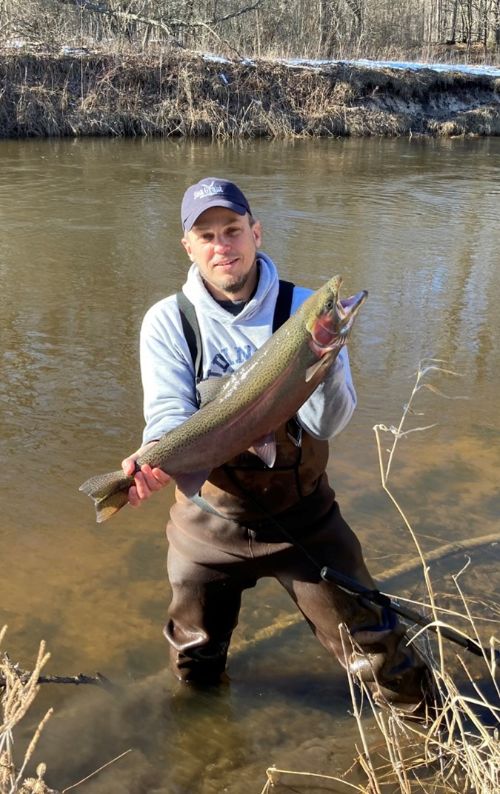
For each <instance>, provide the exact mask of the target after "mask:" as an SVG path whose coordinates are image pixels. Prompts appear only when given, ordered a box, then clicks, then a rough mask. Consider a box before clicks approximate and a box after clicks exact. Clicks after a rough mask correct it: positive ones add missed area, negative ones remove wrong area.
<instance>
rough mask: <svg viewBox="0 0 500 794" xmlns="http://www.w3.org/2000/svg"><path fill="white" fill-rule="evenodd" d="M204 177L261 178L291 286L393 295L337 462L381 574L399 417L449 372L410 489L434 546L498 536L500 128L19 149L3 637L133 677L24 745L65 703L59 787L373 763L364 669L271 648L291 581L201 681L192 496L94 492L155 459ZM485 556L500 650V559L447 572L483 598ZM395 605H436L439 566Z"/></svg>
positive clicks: (10, 296)
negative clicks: (153, 388)
mask: <svg viewBox="0 0 500 794" xmlns="http://www.w3.org/2000/svg"><path fill="white" fill-rule="evenodd" d="M204 175H221V176H227V177H229V178H232V179H234V180H235V181H237V182H239V183H240V184H241V186H242V187H243V188H244V190H245V192H246V194H247V195H248V197H249V199H250V201H251V204H252V208H253V211H254V213H255V215H256V216H257V217H259V218H260V219H261V220H262V222H263V226H264V244H263V249H264V250H266V251H267V252H268V253H269V254H270V255H271V256H272V257H273V258H274V260H275V261H276V262H277V263H278V265H279V267H280V272H281V274H282V276H283V277H285V278H290V279H294V280H296V281H297V282H300V283H303V284H305V285H307V286H310V287H313V288H316V287H318V286H320V285H321V284H322V283H323V282H324V280H325V279H326V278H328V277H329V276H331V275H334V274H335V273H340V274H342V275H343V277H344V285H345V292H344V294H348V293H349V294H350V293H352V292H355V291H357V290H359V289H362V288H364V289H367V290H368V291H369V299H368V301H367V303H366V305H365V306H364V307H363V309H362V311H361V312H360V315H359V318H358V320H357V323H356V327H355V330H354V333H353V338H352V341H351V345H350V356H351V365H352V370H353V376H354V380H355V383H356V387H357V392H358V409H357V411H356V413H355V416H354V418H353V419H352V421H351V423H350V425H349V427H348V428H347V429H346V430H345V431H344V432H343V433H342V434H341V436H339V437H338V438H336V439H335V440H334V441H333V442H332V445H331V446H332V456H331V461H330V464H329V471H330V474H331V477H332V480H333V482H334V483H335V487H336V490H337V494H338V498H339V501H340V504H341V507H342V509H343V512H344V514H345V516H346V517H347V518H348V520H349V522H350V524H351V525H352V526H353V528H355V529H356V531H357V533H358V535H359V537H360V539H361V540H362V543H363V546H364V548H365V554H366V557H367V560H368V563H369V567H370V569H371V570H372V572H373V573H374V574H375V575H383V574H384V572H386V571H388V570H389V569H391V568H393V567H394V566H396V565H397V564H399V563H401V562H403V561H407V560H411V559H413V558H415V557H416V552H415V546H414V543H413V541H412V539H411V537H410V534H409V532H408V530H407V529H406V527H405V526H404V523H403V521H402V519H401V517H400V516H399V514H398V513H397V511H396V510H395V508H394V507H393V505H392V504H391V502H390V501H389V499H388V498H387V496H386V495H385V494H384V492H383V490H382V487H381V482H380V474H379V463H378V455H377V445H376V438H375V434H374V431H373V426H374V425H376V424H379V423H380V424H384V425H385V426H387V427H391V426H395V425H397V424H398V422H399V420H400V417H401V415H402V411H403V409H404V406H405V404H406V403H407V401H408V399H409V396H410V393H411V391H412V388H413V384H414V381H415V373H416V371H417V370H418V367H419V363H420V362H422V361H423V360H424V359H426V358H429V357H433V358H436V359H440V360H441V361H442V362H443V363H440V364H436V366H439V367H441V368H444V369H446V370H449V371H451V372H452V373H454V374H448V373H445V372H440V371H437V370H431V371H429V372H428V374H427V375H426V376H425V378H424V381H423V383H424V384H426V387H425V388H421V389H420V390H419V392H418V393H417V394H416V396H415V400H414V403H413V408H414V410H413V412H412V413H411V415H410V416H409V417H408V422H407V425H405V427H406V429H411V428H419V427H424V426H429V425H432V427H431V428H430V429H427V430H423V431H419V432H414V433H411V434H408V435H407V436H405V437H404V438H403V439H401V440H400V442H399V444H398V447H397V451H396V455H395V458H394V461H393V464H392V468H391V477H390V485H391V488H392V489H393V491H394V494H395V495H396V497H397V498H398V499H399V500H400V503H401V505H402V507H403V508H404V511H405V513H406V515H407V516H408V518H409V520H410V521H411V524H412V526H413V528H414V530H415V532H416V533H417V536H418V538H419V540H420V542H421V544H422V546H423V548H424V550H425V551H432V550H433V549H435V548H438V547H440V546H441V545H443V544H446V543H449V542H451V541H458V540H462V539H471V538H475V537H477V538H480V537H482V536H484V535H488V534H491V533H493V532H495V531H497V532H498V516H499V512H500V491H499V488H498V472H499V470H500V444H499V441H500V371H499V367H498V360H499V356H500V311H499V308H498V307H499V305H500V267H499V254H498V252H499V250H500V200H499V199H500V139H499V138H492V139H476V140H464V139H446V140H429V139H426V140H421V139H409V140H408V139H405V140H399V139H395V140H394V139H391V140H386V139H373V140H366V139H361V140H349V139H342V140H315V141H296V142H294V141H290V142H281V141H280V142H275V143H272V142H271V143H269V142H260V141H255V142H252V141H250V142H245V143H241V144H234V145H218V144H214V143H210V142H185V141H175V140H142V139H141V140H107V139H106V140H101V139H90V140H84V139H80V140H74V141H70V140H61V141H58V140H55V141H54V140H50V141H37V140H31V141H22V142H19V141H0V273H1V284H2V289H1V291H0V316H1V328H2V351H1V353H2V358H1V362H2V363H1V368H2V377H1V381H0V405H1V413H0V439H1V440H0V444H1V457H2V460H3V462H4V469H3V474H2V478H1V483H0V489H1V494H2V497H1V499H2V501H1V504H2V518H1V521H0V544H1V545H0V548H1V555H2V567H1V571H0V573H1V580H0V597H1V607H2V616H1V618H0V626H1V625H2V623H7V624H8V626H9V629H8V634H7V638H6V641H5V647H6V648H7V649H8V650H9V653H10V656H11V657H12V658H14V659H16V660H17V659H18V660H19V661H20V662H21V664H22V665H23V666H24V667H28V668H29V667H30V665H31V664H32V663H33V658H34V656H35V653H36V650H37V648H38V644H39V641H40V640H41V639H45V640H46V642H47V645H48V648H49V650H50V652H51V654H52V658H51V660H50V662H49V664H48V666H47V669H46V672H50V673H53V674H61V675H70V674H75V673H78V672H85V673H89V674H92V673H93V672H94V671H96V670H98V671H100V672H101V673H103V674H105V675H106V676H108V677H109V678H110V679H111V680H112V681H114V682H116V683H118V684H119V685H120V691H119V693H118V694H115V695H109V694H108V693H107V692H103V691H100V690H95V689H94V688H92V689H90V688H85V687H78V688H69V687H62V686H59V687H56V686H46V687H43V688H42V692H41V694H40V696H39V699H38V701H37V705H36V706H35V707H34V709H33V711H32V713H31V723H30V718H29V719H28V723H27V724H26V731H27V732H28V731H29V730H31V729H32V728H33V726H34V724H35V723H36V721H37V720H38V719H39V717H40V716H41V715H42V713H43V712H44V710H45V709H46V708H47V707H48V705H51V704H52V705H54V707H55V715H54V716H53V717H52V719H51V721H50V722H49V724H48V726H47V727H46V729H45V731H44V734H43V737H42V741H41V743H40V745H39V749H38V750H37V753H36V755H35V761H38V760H45V761H46V762H47V763H48V765H49V771H48V774H47V780H48V782H49V783H51V784H52V785H53V786H54V787H58V788H63V787H64V786H69V785H71V784H72V783H74V782H76V781H77V780H78V779H79V778H81V777H84V776H85V775H87V774H89V773H90V772H91V771H92V770H94V769H97V767H99V766H100V765H101V764H103V763H105V762H106V761H108V760H110V759H111V758H113V757H114V756H116V755H118V754H119V753H122V752H124V751H125V750H127V749H129V748H132V752H131V753H129V755H127V756H126V758H124V759H122V760H121V761H118V762H117V763H116V764H114V765H113V766H111V767H109V769H107V770H105V771H104V772H102V773H100V774H99V775H97V776H96V777H95V778H93V779H92V780H91V781H89V782H88V783H86V784H85V791H86V792H92V793H93V792H95V793H96V794H97V793H98V792H101V793H104V792H105V794H114V792H115V791H116V792H120V794H125V793H126V792H130V794H132V793H133V794H138V793H139V792H142V791H144V792H148V793H149V794H152V792H155V793H156V794H215V793H216V792H217V794H219V793H220V792H230V793H231V794H250V792H256V793H257V794H258V793H259V792H260V791H261V789H262V786H263V785H264V782H265V779H266V778H265V769H266V767H267V766H270V765H271V764H272V763H276V764H277V765H278V766H280V765H288V768H293V769H301V770H303V771H311V772H315V771H318V770H319V768H320V767H321V768H322V771H325V772H327V774H331V775H336V774H339V773H340V772H342V771H343V770H345V769H346V768H347V767H348V766H349V765H350V763H351V760H352V758H353V757H354V755H355V751H354V744H355V742H356V741H358V739H357V734H356V727H355V724H354V720H353V719H352V717H351V716H349V713H348V711H349V709H350V700H349V694H348V691H347V687H346V683H345V680H344V677H343V674H342V672H341V671H340V670H339V668H338V666H337V664H336V662H335V661H333V660H331V659H330V658H329V657H328V655H327V654H326V652H325V651H324V650H323V649H322V648H321V647H320V646H319V644H318V643H317V642H316V641H315V640H314V638H313V637H312V635H310V633H309V629H308V628H307V626H306V625H305V624H304V623H302V622H297V623H294V624H293V625H292V626H290V627H289V628H287V629H285V630H279V631H276V633H275V634H274V635H272V636H271V637H270V638H269V639H267V640H263V641H261V642H257V643H252V642H248V641H251V640H252V638H253V637H255V635H256V633H257V632H258V631H259V630H260V629H262V628H264V627H266V626H269V625H271V624H273V622H274V621H276V620H279V619H283V618H286V617H287V615H289V614H291V613H293V606H292V604H291V603H290V602H289V600H288V598H287V596H286V595H285V594H284V593H283V592H281V590H280V588H279V586H278V585H277V584H276V583H275V582H274V581H271V580H263V581H261V582H260V583H259V585H258V586H257V588H256V589H255V590H252V591H249V592H248V594H247V595H246V597H245V599H244V603H243V608H242V612H241V619H240V625H239V627H238V629H237V630H236V632H235V637H234V642H235V650H234V652H233V653H232V655H231V657H230V665H229V674H230V683H229V684H228V685H227V686H224V687H222V688H221V689H219V690H215V691H212V692H206V693H196V692H193V691H192V690H188V691H187V692H186V691H184V690H182V689H181V688H179V686H178V685H177V684H176V683H175V682H174V681H173V680H172V678H171V676H170V673H168V672H166V662H167V648H166V643H165V641H164V639H163V637H162V632H161V630H162V626H163V622H164V620H165V612H166V606H167V604H168V600H169V586H168V582H167V580H166V577H165V556H166V543H165V540H164V524H165V521H166V518H167V516H168V508H169V505H170V503H171V492H170V491H169V490H168V491H164V492H162V494H161V495H159V496H157V497H155V498H154V499H152V500H151V501H150V502H149V503H148V504H147V505H145V506H144V507H143V508H141V510H140V511H132V510H123V511H122V512H121V513H120V514H119V515H118V516H116V517H114V518H113V519H112V521H110V522H108V523H106V524H104V525H99V526H98V525H96V524H95V522H94V510H93V508H92V505H91V502H90V501H89V500H88V498H87V497H85V496H83V495H82V494H81V493H79V491H78V486H79V485H80V483H81V482H82V481H83V480H85V479H86V478H87V477H88V476H90V475H91V474H94V473H97V472H100V471H107V470H109V469H112V468H117V465H118V464H119V461H120V460H121V459H122V457H124V456H125V454H127V453H129V452H131V451H132V450H133V449H135V448H136V447H137V446H138V445H139V442H140V436H141V431H142V413H141V388H140V382H139V372H138V332H139V327H140V322H141V319H142V316H143V314H144V312H145V311H146V309H147V308H148V307H149V306H150V305H151V304H152V303H153V302H154V301H156V300H157V299H159V298H160V297H162V296H164V295H166V294H169V293H172V292H174V291H176V290H177V289H179V287H180V286H181V284H182V282H183V279H184V276H185V273H186V270H187V264H188V263H187V259H186V257H185V254H184V252H183V250H182V248H181V246H180V243H179V239H180V236H181V234H180V221H179V206H180V201H181V198H182V194H183V191H184V189H185V187H186V186H187V185H188V184H190V183H192V182H194V181H197V180H198V179H199V178H200V177H201V176H204ZM428 387H430V388H428ZM392 439H393V436H392V435H391V434H390V433H388V434H384V438H383V442H382V448H383V449H384V450H385V448H386V447H388V446H389V444H390V443H392ZM383 454H385V452H384V453H383ZM469 557H470V560H471V562H470V565H469V567H468V568H467V570H466V571H465V572H464V573H463V575H462V576H461V578H460V582H461V584H462V586H463V588H464V591H465V592H466V593H467V594H468V596H469V597H470V599H471V603H472V606H473V611H475V613H476V614H478V615H479V616H480V617H483V618H486V621H485V623H484V624H483V623H481V627H483V625H484V626H485V629H484V631H485V632H486V633H485V634H484V635H483V640H486V639H487V636H488V634H487V632H488V631H489V624H488V619H489V616H491V614H492V610H491V608H490V607H491V604H492V603H494V601H495V598H496V599H498V584H499V581H500V577H499V566H498V559H499V555H498V544H497V545H495V544H491V543H490V544H488V545H486V546H479V547H478V548H477V549H472V550H470V551H469V552H468V553H467V555H466V554H465V553H463V552H462V553H460V554H456V555H452V556H450V557H448V558H446V559H445V560H443V561H442V562H441V563H435V564H434V565H432V566H431V576H432V577H433V581H434V583H435V588H436V591H437V592H439V593H443V594H444V597H445V599H446V600H447V603H450V604H451V605H454V606H458V608H459V607H460V604H459V599H458V596H457V594H456V590H455V586H454V583H453V580H452V578H451V577H452V575H453V574H456V573H457V572H458V571H460V570H461V568H462V567H463V566H464V564H465V563H466V562H467V559H468V558H469ZM394 592H398V593H399V594H401V593H406V594H407V595H408V594H409V595H411V596H412V597H415V598H422V597H423V596H424V592H425V591H424V588H423V582H422V575H421V572H420V571H419V570H417V571H416V572H413V573H411V574H408V575H407V576H405V577H403V578H401V577H400V579H399V580H398V582H397V588H396V590H395V591H394ZM495 593H496V595H495ZM462 611H463V610H462ZM20 746H22V742H21V745H20ZM19 752H21V751H20V750H19ZM301 785H303V786H306V783H305V782H304V781H302V782H301ZM312 785H313V784H312V783H311V786H312ZM325 785H326V783H325ZM82 790H83V788H82ZM290 790H291V789H290ZM301 790H307V791H309V790H310V791H313V790H314V791H316V789H313V788H311V789H306V788H304V789H302V788H301ZM324 790H330V789H324ZM331 790H332V791H333V790H336V789H335V788H332V789H331Z"/></svg>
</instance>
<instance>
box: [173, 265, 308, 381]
mask: <svg viewBox="0 0 500 794" xmlns="http://www.w3.org/2000/svg"><path fill="white" fill-rule="evenodd" d="M294 286H295V285H294V284H292V282H291V281H283V280H282V279H280V281H279V290H278V297H277V298H276V306H275V307H274V317H273V334H274V332H275V331H277V330H278V328H280V326H282V325H283V323H284V322H285V321H286V320H288V318H289V317H290V312H291V309H292V300H293V290H294ZM175 297H176V299H177V306H178V307H179V314H180V316H181V323H182V332H183V334H184V338H185V340H186V342H187V344H188V347H189V352H190V353H191V358H192V360H193V366H194V374H195V377H196V383H199V382H200V380H202V378H203V361H202V353H203V350H202V346H201V334H200V326H199V325H198V318H197V316H196V309H195V308H194V306H193V304H192V303H191V301H190V300H189V298H186V296H185V295H184V293H183V292H182V291H181V292H178V293H177V295H176V296H175Z"/></svg>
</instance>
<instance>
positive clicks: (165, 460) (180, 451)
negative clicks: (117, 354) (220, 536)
mask: <svg viewBox="0 0 500 794" xmlns="http://www.w3.org/2000/svg"><path fill="white" fill-rule="evenodd" d="M341 283H342V279H341V278H340V276H335V277H334V278H332V279H330V280H329V281H328V282H327V283H326V284H324V285H323V286H322V287H321V288H320V289H318V290H317V291H316V292H314V293H313V294H312V295H310V296H309V297H308V298H307V299H306V300H305V301H304V303H303V304H302V305H301V306H300V308H299V309H298V310H297V312H296V313H295V314H294V315H292V316H291V317H290V318H289V319H288V320H287V321H286V322H285V323H284V324H283V325H282V326H281V328H279V329H278V330H277V331H276V332H275V333H274V334H273V335H272V336H271V337H270V338H269V339H268V340H267V342H265V344H264V345H263V346H262V347H261V348H259V349H258V350H257V351H256V352H255V353H254V354H253V356H252V357H251V358H250V359H249V360H248V361H246V362H245V363H244V364H243V365H242V366H241V367H240V368H239V369H237V370H236V372H234V373H233V374H232V375H231V376H230V377H229V378H227V380H226V382H225V383H224V384H223V385H222V386H221V388H220V390H219V392H218V393H217V394H216V396H215V397H214V398H213V399H212V400H211V402H209V403H208V404H206V405H204V406H203V407H202V408H200V410H199V411H197V412H196V413H195V414H193V416H191V417H189V419H187V420H186V421H185V422H183V423H182V424H181V425H179V426H178V427H176V428H174V429H173V430H170V431H169V432H168V433H166V434H165V435H164V436H162V437H161V438H160V439H159V441H158V442H157V443H156V444H155V445H154V446H153V447H151V448H150V449H148V450H147V451H146V452H145V453H144V454H143V455H141V456H140V457H139V458H138V460H137V464H138V466H142V465H143V464H144V463H147V464H149V465H150V466H152V467H159V468H161V469H163V471H165V472H166V473H167V474H169V475H170V476H171V477H173V478H174V479H175V481H176V483H177V487H178V488H179V489H180V490H181V491H182V492H183V493H185V494H186V496H193V495H194V494H195V493H197V492H198V491H199V489H200V488H201V486H202V484H203V483H204V482H205V480H206V479H207V478H208V477H209V475H210V472H211V470H212V469H215V468H216V467H217V466H222V465H223V464H224V463H226V462H227V461H228V460H231V458H233V457H235V456H236V455H239V454H240V453H242V452H244V451H245V450H248V449H250V448H251V449H252V451H254V452H255V453H256V454H257V455H259V456H260V457H262V459H263V460H264V461H265V462H266V463H267V464H268V465H269V466H272V464H273V462H274V457H275V449H276V448H275V444H274V441H273V437H272V433H273V431H274V430H276V428H277V427H279V426H280V425H282V424H283V423H284V422H286V421H287V420H288V419H290V418H291V417H292V416H294V414H295V413H296V412H297V411H298V410H299V408H300V407H301V405H302V404H303V403H304V402H305V401H306V400H307V398H308V397H309V396H310V395H311V394H312V392H313V391H314V390H315V388H316V387H317V386H318V384H319V383H321V381H322V380H324V378H325V376H326V374H327V372H328V370H329V368H330V367H331V366H332V364H333V362H334V361H335V359H336V357H337V355H338V353H339V351H340V350H341V348H342V347H343V346H344V345H345V343H346V342H347V340H348V337H349V333H350V331H351V328H352V325H353V322H354V317H355V315H356V313H357V311H358V309H359V307H360V306H361V304H362V303H363V302H364V300H365V298H366V296H367V292H366V291H365V290H363V291H362V292H358V293H357V294H356V295H354V296H352V297H351V298H348V299H347V300H342V301H340V300H339V289H340V285H341ZM133 483H134V478H133V476H130V477H128V476H126V475H125V474H124V473H123V472H122V471H121V470H119V471H113V472H109V473H108V474H100V475H96V476H95V477H91V478H90V479H89V480H87V481H86V482H84V483H83V485H82V486H80V491H83V492H84V493H86V494H87V495H88V496H90V497H91V498H92V499H93V500H94V503H95V508H96V514H97V521H98V522H101V521H106V519H107V518H110V516H112V515H113V514H114V513H116V512H117V511H118V510H120V508H121V507H123V506H124V505H125V504H127V502H128V489H129V488H130V486H131V485H133Z"/></svg>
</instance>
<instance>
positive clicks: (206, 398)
mask: <svg viewBox="0 0 500 794" xmlns="http://www.w3.org/2000/svg"><path fill="white" fill-rule="evenodd" d="M229 378H230V375H223V376H222V377H220V378H215V377H213V378H206V379H205V380H200V382H199V383H198V384H197V386H196V391H197V392H198V404H199V406H200V408H203V406H204V405H207V404H208V403H211V402H212V400H215V398H216V397H218V396H219V394H220V391H221V389H222V388H223V387H224V386H225V384H226V383H227V382H228V380H229Z"/></svg>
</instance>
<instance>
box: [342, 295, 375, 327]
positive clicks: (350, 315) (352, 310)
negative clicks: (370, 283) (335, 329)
mask: <svg viewBox="0 0 500 794" xmlns="http://www.w3.org/2000/svg"><path fill="white" fill-rule="evenodd" d="M367 297H368V290H366V289H362V290H360V291H359V292H357V293H356V294H355V295H352V296H351V297H350V298H342V300H338V301H337V309H338V312H339V316H340V319H341V325H342V328H341V330H343V329H344V328H345V327H346V325H349V328H350V326H351V325H352V323H353V322H354V318H355V317H356V314H357V313H358V311H359V309H360V308H361V306H362V305H363V303H364V302H365V300H366V299H367Z"/></svg>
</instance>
